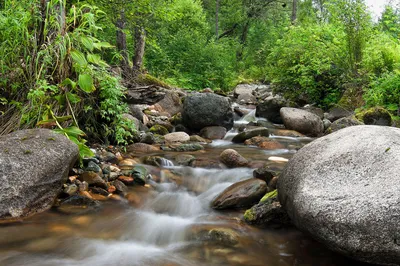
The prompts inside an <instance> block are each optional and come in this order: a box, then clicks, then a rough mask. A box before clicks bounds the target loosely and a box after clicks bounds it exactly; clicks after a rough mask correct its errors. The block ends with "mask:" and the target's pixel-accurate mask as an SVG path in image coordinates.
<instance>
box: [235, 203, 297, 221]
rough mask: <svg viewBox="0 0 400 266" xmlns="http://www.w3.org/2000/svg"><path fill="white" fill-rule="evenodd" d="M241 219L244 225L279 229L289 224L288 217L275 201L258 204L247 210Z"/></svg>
mask: <svg viewBox="0 0 400 266" xmlns="http://www.w3.org/2000/svg"><path fill="white" fill-rule="evenodd" d="M243 218H244V220H245V222H246V223H248V224H252V225H257V226H261V227H271V226H273V227H277V226H278V227H279V226H284V225H288V224H290V218H289V216H288V215H287V213H286V212H285V210H284V209H283V208H282V206H281V204H280V203H279V202H277V201H275V202H272V203H271V202H269V201H266V202H260V203H258V204H257V205H254V206H253V207H252V208H251V209H249V210H247V211H246V212H245V213H244V216H243Z"/></svg>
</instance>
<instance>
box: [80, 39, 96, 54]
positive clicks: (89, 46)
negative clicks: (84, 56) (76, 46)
mask: <svg viewBox="0 0 400 266" xmlns="http://www.w3.org/2000/svg"><path fill="white" fill-rule="evenodd" d="M81 43H82V44H83V45H84V46H85V47H86V48H87V49H88V50H89V51H93V49H94V46H93V40H92V39H90V38H88V37H86V36H81Z"/></svg>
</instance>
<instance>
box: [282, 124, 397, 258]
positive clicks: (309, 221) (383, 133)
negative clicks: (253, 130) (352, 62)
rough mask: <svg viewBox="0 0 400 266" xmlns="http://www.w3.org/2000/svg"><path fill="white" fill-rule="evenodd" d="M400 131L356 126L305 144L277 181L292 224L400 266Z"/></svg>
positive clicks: (343, 249)
mask: <svg viewBox="0 0 400 266" xmlns="http://www.w3.org/2000/svg"><path fill="white" fill-rule="evenodd" d="M399 161H400V129H397V128H391V127H382V126H354V127H348V128H345V129H342V130H340V131H338V132H335V133H332V134H330V135H328V136H325V137H322V138H320V139H317V140H315V141H313V142H311V143H310V144H308V145H306V146H304V147H303V148H302V149H301V150H300V151H298V153H297V154H295V155H294V156H293V158H292V159H291V160H290V161H289V163H288V164H287V167H286V169H285V170H284V171H283V173H282V175H281V176H280V179H279V182H278V191H279V200H280V202H281V204H282V206H283V207H284V208H285V209H286V211H287V212H288V214H289V216H290V218H291V219H292V221H293V222H294V224H295V225H296V226H297V227H298V228H299V229H301V230H303V231H305V232H307V233H309V234H311V235H312V236H313V237H314V238H315V239H317V240H318V241H320V242H322V243H324V244H325V245H327V246H328V247H329V248H330V249H332V250H334V251H337V252H340V253H343V254H345V255H347V256H351V257H353V258H356V259H358V260H362V261H365V262H369V263H377V264H383V265H399V264H400V244H399V243H400V235H399V214H400V204H399V202H400V193H399V191H400V182H399V180H400V172H399Z"/></svg>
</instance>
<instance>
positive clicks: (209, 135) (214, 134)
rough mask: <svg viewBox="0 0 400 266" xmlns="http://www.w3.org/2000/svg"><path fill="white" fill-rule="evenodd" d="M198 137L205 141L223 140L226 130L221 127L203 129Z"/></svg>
mask: <svg viewBox="0 0 400 266" xmlns="http://www.w3.org/2000/svg"><path fill="white" fill-rule="evenodd" d="M200 135H201V136H202V137H203V138H206V139H211V140H214V139H223V138H224V137H225V135H226V128H224V127H221V126H219V127H218V126H214V127H205V128H203V129H202V130H201V131H200Z"/></svg>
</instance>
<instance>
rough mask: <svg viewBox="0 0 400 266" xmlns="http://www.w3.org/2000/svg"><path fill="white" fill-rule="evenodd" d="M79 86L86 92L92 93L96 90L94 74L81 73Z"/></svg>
mask: <svg viewBox="0 0 400 266" xmlns="http://www.w3.org/2000/svg"><path fill="white" fill-rule="evenodd" d="M78 84H79V87H80V88H81V89H82V90H83V91H84V92H86V93H91V92H93V91H95V90H96V88H95V87H94V85H93V79H92V76H90V75H89V74H80V75H79V79H78Z"/></svg>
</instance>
